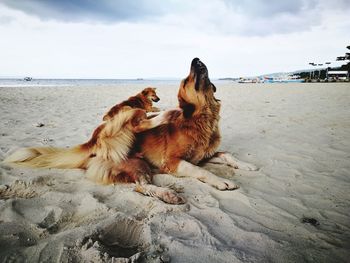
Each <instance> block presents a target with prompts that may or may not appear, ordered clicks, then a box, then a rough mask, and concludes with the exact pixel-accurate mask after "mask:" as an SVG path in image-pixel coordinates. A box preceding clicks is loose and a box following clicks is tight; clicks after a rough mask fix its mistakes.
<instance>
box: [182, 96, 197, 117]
mask: <svg viewBox="0 0 350 263" xmlns="http://www.w3.org/2000/svg"><path fill="white" fill-rule="evenodd" d="M179 104H180V105H179V106H180V108H181V109H182V111H183V115H184V117H185V118H186V119H188V118H191V117H192V114H193V113H194V111H195V110H196V106H195V105H194V104H192V103H188V102H187V101H185V100H183V99H180V100H179Z"/></svg>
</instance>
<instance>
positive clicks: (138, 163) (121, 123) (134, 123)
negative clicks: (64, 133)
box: [4, 97, 184, 204]
mask: <svg viewBox="0 0 350 263" xmlns="http://www.w3.org/2000/svg"><path fill="white" fill-rule="evenodd" d="M131 98H133V97H131ZM157 98H158V97H157ZM158 100H159V98H158ZM131 104H133V103H131ZM133 105H134V107H130V106H129V105H128V101H124V102H122V103H121V104H118V105H116V106H114V107H113V108H114V110H113V114H111V116H109V117H108V118H107V120H106V121H105V122H103V123H102V124H101V125H99V126H98V127H97V128H96V129H95V131H94V132H93V134H92V137H91V139H90V140H89V141H88V142H86V143H84V144H81V145H77V146H74V147H71V148H68V149H61V148H53V147H31V148H23V149H19V150H18V151H16V152H14V153H13V154H12V155H10V156H8V157H7V158H6V159H5V160H4V162H5V163H15V164H18V165H23V166H27V167H33V168H60V169H73V168H79V169H83V170H86V176H87V178H89V179H90V180H92V181H95V182H97V183H102V184H112V183H136V184H137V186H136V188H135V190H137V192H140V193H142V194H144V195H149V196H155V197H157V198H159V199H161V200H163V201H164V202H166V203H171V204H181V203H184V199H183V198H182V197H181V196H179V195H178V194H177V192H175V191H174V190H172V189H169V188H164V187H158V186H155V185H152V184H151V183H152V178H151V177H152V171H151V169H150V167H149V165H148V163H147V162H145V161H144V160H143V159H142V158H138V157H137V154H136V155H130V149H131V148H132V147H133V145H134V142H135V135H136V134H137V133H140V132H143V131H146V130H148V129H153V128H155V127H157V126H159V125H163V124H166V123H167V122H168V121H170V120H171V118H173V117H174V116H177V115H180V114H181V110H180V109H177V110H172V111H167V112H164V113H161V114H159V115H157V116H155V117H153V118H150V119H147V115H146V111H145V110H144V109H140V108H137V107H136V106H135V104H133ZM116 109H118V110H116ZM110 112H111V111H110ZM141 185H142V187H140V186H141Z"/></svg>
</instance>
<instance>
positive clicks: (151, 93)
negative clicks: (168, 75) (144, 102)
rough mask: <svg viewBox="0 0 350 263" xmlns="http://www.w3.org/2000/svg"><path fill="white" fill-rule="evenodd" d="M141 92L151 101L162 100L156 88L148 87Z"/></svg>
mask: <svg viewBox="0 0 350 263" xmlns="http://www.w3.org/2000/svg"><path fill="white" fill-rule="evenodd" d="M141 93H142V95H143V96H145V97H146V98H147V99H149V100H150V101H154V102H157V101H159V100H160V98H159V97H158V96H157V93H156V88H152V87H148V88H145V89H144V90H143V91H142V92H141Z"/></svg>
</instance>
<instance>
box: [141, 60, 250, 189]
mask: <svg viewBox="0 0 350 263" xmlns="http://www.w3.org/2000/svg"><path fill="white" fill-rule="evenodd" d="M215 91H216V87H215V86H214V85H213V84H212V83H211V82H210V80H209V77H208V70H207V68H206V66H205V65H204V64H203V63H202V62H201V61H200V60H199V59H198V58H195V59H193V61H192V63H191V70H190V74H189V76H188V77H187V78H186V79H184V80H183V81H182V82H181V84H180V88H179V92H178V101H179V106H180V108H181V109H182V110H183V113H182V114H181V115H179V116H175V115H173V116H172V117H170V121H169V123H168V124H165V125H161V126H158V127H156V128H154V129H152V130H147V131H144V132H142V133H139V134H137V143H136V144H135V146H134V150H135V151H136V152H141V153H142V154H143V156H144V158H145V159H146V160H147V161H148V162H150V163H151V164H152V165H154V166H156V167H158V168H159V169H161V170H162V171H164V172H166V173H171V174H175V175H177V176H182V177H183V176H187V177H188V176H189V177H194V178H197V179H198V180H200V181H202V182H205V183H208V184H210V185H212V186H214V187H216V188H218V189H219V190H234V189H236V188H238V186H237V185H235V184H234V183H233V182H232V181H230V180H227V179H223V178H220V177H217V176H216V175H214V174H212V173H211V172H209V171H207V170H205V169H203V168H200V167H199V166H196V164H198V163H199V162H201V161H203V160H209V162H214V163H224V164H226V165H230V166H232V167H235V168H238V167H239V168H243V169H247V170H254V169H255V167H254V166H253V165H249V164H246V163H243V162H240V161H238V160H236V159H234V158H233V156H231V155H230V154H228V153H216V150H217V148H218V146H219V144H220V132H219V119H220V116H219V112H220V101H219V100H217V99H216V98H215V97H214V92H215ZM170 115H172V114H170Z"/></svg>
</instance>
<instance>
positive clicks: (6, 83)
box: [0, 78, 180, 87]
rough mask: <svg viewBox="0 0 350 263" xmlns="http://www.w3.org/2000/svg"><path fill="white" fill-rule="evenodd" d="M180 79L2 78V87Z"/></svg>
mask: <svg viewBox="0 0 350 263" xmlns="http://www.w3.org/2000/svg"><path fill="white" fill-rule="evenodd" d="M177 83H180V79H32V80H30V81H26V80H24V79H20V78H3V79H1V78H0V87H65V86H66V87H72V86H73V87H74V86H77V87H80V86H85V87H86V86H87V87H96V86H118V85H123V84H131V85H132V84H138V85H145V86H147V85H164V84H177Z"/></svg>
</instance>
